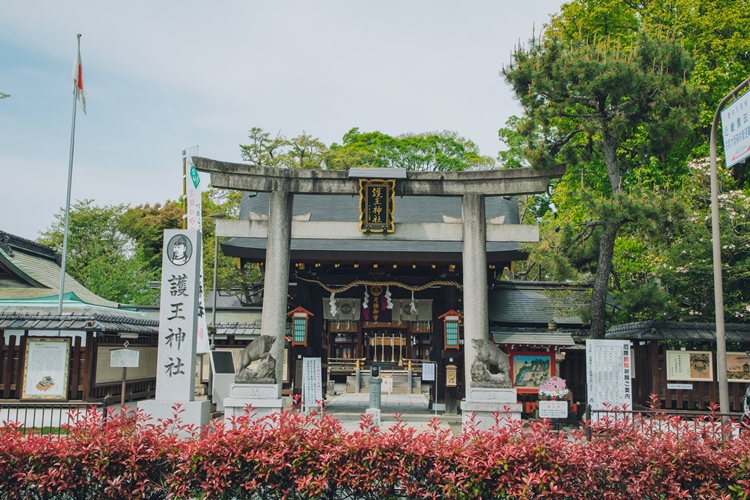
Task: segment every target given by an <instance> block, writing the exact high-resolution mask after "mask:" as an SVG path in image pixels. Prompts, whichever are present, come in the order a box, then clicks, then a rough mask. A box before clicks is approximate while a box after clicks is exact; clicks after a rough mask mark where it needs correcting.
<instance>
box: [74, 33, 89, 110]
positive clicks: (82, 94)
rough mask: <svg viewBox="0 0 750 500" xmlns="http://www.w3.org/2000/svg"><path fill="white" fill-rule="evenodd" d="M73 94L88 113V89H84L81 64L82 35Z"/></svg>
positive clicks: (79, 40) (75, 63) (79, 39)
mask: <svg viewBox="0 0 750 500" xmlns="http://www.w3.org/2000/svg"><path fill="white" fill-rule="evenodd" d="M72 76H73V83H74V84H75V86H74V88H73V92H74V93H75V95H76V100H77V101H78V102H80V103H81V109H82V110H83V112H84V114H85V113H86V89H85V88H84V87H83V65H82V64H81V35H78V52H77V53H76V60H75V62H74V63H73V75H72Z"/></svg>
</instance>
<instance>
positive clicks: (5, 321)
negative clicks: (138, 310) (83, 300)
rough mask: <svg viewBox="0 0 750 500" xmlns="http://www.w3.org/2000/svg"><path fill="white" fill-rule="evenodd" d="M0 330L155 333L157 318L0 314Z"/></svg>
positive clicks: (76, 314) (157, 327)
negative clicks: (155, 319)
mask: <svg viewBox="0 0 750 500" xmlns="http://www.w3.org/2000/svg"><path fill="white" fill-rule="evenodd" d="M0 330H65V331H93V332H107V333H138V334H153V335H156V334H158V333H159V323H158V321H154V320H149V319H143V318H137V317H126V316H120V315H107V314H91V313H64V314H52V313H7V312H2V313H0Z"/></svg>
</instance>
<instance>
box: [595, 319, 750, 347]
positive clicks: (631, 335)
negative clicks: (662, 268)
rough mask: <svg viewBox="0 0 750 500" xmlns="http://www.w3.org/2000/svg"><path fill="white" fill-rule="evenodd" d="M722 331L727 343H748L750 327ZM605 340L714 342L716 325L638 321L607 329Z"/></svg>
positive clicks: (731, 327)
mask: <svg viewBox="0 0 750 500" xmlns="http://www.w3.org/2000/svg"><path fill="white" fill-rule="evenodd" d="M724 331H725V336H726V340H727V342H748V341H750V325H744V324H742V325H738V324H731V323H730V324H727V325H725V326H724ZM605 338H608V339H624V340H650V339H653V340H687V341H694V342H716V324H715V323H687V322H681V321H654V320H649V321H638V322H635V323H625V324H623V325H617V326H613V327H612V328H609V329H608V330H607V333H606V334H605Z"/></svg>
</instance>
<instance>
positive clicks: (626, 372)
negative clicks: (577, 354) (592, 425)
mask: <svg viewBox="0 0 750 500" xmlns="http://www.w3.org/2000/svg"><path fill="white" fill-rule="evenodd" d="M630 369H631V362H630V341H629V340H596V339H587V340H586V391H587V393H588V403H589V405H591V410H592V414H591V421H592V422H596V421H597V420H598V419H599V418H605V417H606V416H607V414H606V413H597V410H598V411H606V410H608V409H609V410H611V409H613V408H615V407H617V408H618V409H619V410H623V409H624V410H627V411H631V410H632V409H633V396H632V390H631V383H632V382H631V377H630ZM610 416H611V417H613V418H615V417H616V416H615V415H614V414H611V415H610Z"/></svg>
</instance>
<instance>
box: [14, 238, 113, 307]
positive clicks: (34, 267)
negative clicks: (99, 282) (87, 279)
mask: <svg viewBox="0 0 750 500" xmlns="http://www.w3.org/2000/svg"><path fill="white" fill-rule="evenodd" d="M0 265H2V266H4V267H6V268H7V269H8V270H9V271H10V275H11V276H14V277H15V278H13V279H6V280H5V281H4V283H3V284H2V286H0V298H31V297H45V296H49V295H53V294H57V293H58V292H59V288H60V272H61V269H60V264H59V262H58V256H57V254H55V252H54V251H53V250H52V249H50V248H49V247H45V246H44V245H40V244H39V243H36V242H33V241H30V240H26V239H24V238H19V237H17V236H14V235H11V234H8V233H5V232H2V231H0ZM65 291H66V292H73V293H75V294H76V295H77V296H78V297H79V298H80V299H81V300H83V301H84V302H87V303H89V304H94V305H100V306H106V307H117V303H116V302H112V301H110V300H107V299H104V298H102V297H99V296H98V295H96V294H95V293H93V292H91V291H89V290H88V289H87V288H86V287H85V286H83V285H81V284H80V283H78V282H77V281H76V280H74V279H73V278H71V277H70V276H69V275H66V276H65Z"/></svg>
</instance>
